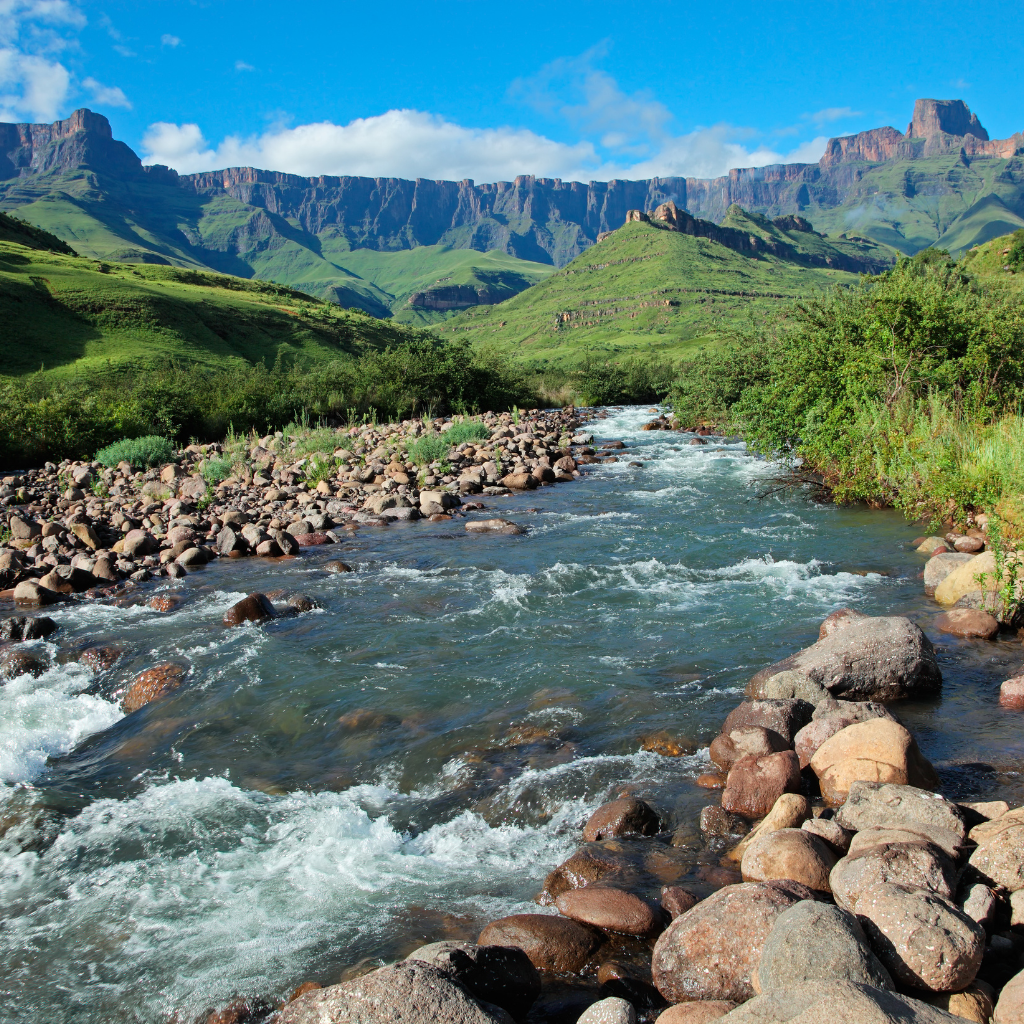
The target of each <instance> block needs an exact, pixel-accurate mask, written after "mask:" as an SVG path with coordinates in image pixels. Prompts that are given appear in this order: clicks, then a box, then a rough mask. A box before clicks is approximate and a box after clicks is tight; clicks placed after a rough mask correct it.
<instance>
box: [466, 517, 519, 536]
mask: <svg viewBox="0 0 1024 1024" xmlns="http://www.w3.org/2000/svg"><path fill="white" fill-rule="evenodd" d="M466 532H467V533H500V534H504V535H506V536H518V535H521V534H524V533H526V530H525V529H524V528H523V527H522V526H520V525H519V524H518V523H513V522H512V520H511V519H472V520H470V521H469V522H468V523H466Z"/></svg>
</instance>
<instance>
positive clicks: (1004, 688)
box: [999, 676, 1024, 710]
mask: <svg viewBox="0 0 1024 1024" xmlns="http://www.w3.org/2000/svg"><path fill="white" fill-rule="evenodd" d="M999 703H1000V704H1001V705H1002V706H1003V707H1004V708H1013V709H1014V710H1020V709H1021V708H1024V676H1014V677H1013V678H1012V679H1004V680H1003V681H1002V682H1001V683H1000V684H999Z"/></svg>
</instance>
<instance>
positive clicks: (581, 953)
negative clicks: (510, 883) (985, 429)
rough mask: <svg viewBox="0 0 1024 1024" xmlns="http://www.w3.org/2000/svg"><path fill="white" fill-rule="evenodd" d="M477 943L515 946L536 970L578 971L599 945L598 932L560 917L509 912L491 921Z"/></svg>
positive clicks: (599, 936) (481, 944) (599, 937)
mask: <svg viewBox="0 0 1024 1024" xmlns="http://www.w3.org/2000/svg"><path fill="white" fill-rule="evenodd" d="M477 944H478V945H480V946H518V947H519V948H520V949H521V950H523V952H524V953H526V955H527V956H528V957H529V958H530V962H531V963H532V964H533V966H534V967H536V968H537V970H539V971H568V972H570V973H577V972H579V971H580V970H581V969H582V968H583V967H584V965H585V964H586V963H587V961H589V960H590V958H591V957H592V956H593V955H594V953H595V952H596V951H597V949H598V947H599V946H600V945H601V935H600V932H598V931H596V930H595V929H593V928H588V927H587V926H586V925H582V924H579V923H577V922H576V921H570V920H568V919H567V918H564V917H552V916H550V915H548V914H513V915H512V916H511V917H503V918H501V919H500V920H498V921H492V922H491V923H490V924H489V925H488V926H487V927H486V928H484V930H483V931H482V932H481V933H480V938H479V939H478V940H477Z"/></svg>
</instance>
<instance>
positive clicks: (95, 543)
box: [70, 523, 103, 551]
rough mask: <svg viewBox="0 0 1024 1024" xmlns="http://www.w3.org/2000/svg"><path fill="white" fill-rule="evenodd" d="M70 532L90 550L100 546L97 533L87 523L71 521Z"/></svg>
mask: <svg viewBox="0 0 1024 1024" xmlns="http://www.w3.org/2000/svg"><path fill="white" fill-rule="evenodd" d="M70 529H71V532H72V533H73V534H74V535H75V536H76V537H77V538H78V539H79V540H80V541H81V542H82V543H83V544H84V545H85V546H86V547H87V548H89V549H90V550H91V551H95V550H96V549H97V548H100V547H102V546H103V545H102V544H101V543H100V538H99V535H98V534H97V533H96V531H95V530H94V529H93V528H92V527H91V526H90V525H89V524H88V523H72V524H71V527H70Z"/></svg>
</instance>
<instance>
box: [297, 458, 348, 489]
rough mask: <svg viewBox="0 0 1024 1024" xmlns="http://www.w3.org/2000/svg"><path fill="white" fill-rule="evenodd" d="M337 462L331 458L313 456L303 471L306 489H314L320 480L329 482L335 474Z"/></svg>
mask: <svg viewBox="0 0 1024 1024" xmlns="http://www.w3.org/2000/svg"><path fill="white" fill-rule="evenodd" d="M339 465H340V463H339V461H338V460H337V459H336V458H334V457H333V456H325V455H314V456H313V457H312V458H311V459H310V460H309V461H308V462H307V463H306V465H305V467H304V469H303V479H304V480H305V481H306V486H307V487H316V485H317V484H318V483H320V481H321V480H330V479H331V478H332V477H333V476H334V475H335V474H336V473H337V472H338V466H339Z"/></svg>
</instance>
